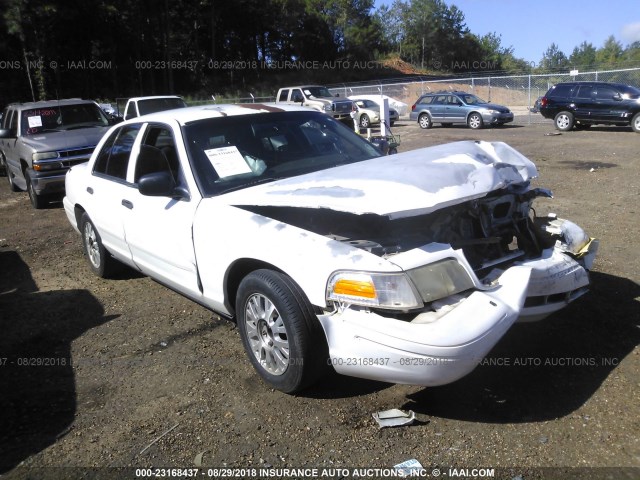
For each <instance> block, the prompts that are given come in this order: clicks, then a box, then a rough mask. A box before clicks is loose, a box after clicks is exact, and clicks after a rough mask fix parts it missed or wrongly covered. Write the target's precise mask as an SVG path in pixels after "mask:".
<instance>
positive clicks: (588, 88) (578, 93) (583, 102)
mask: <svg viewBox="0 0 640 480" xmlns="http://www.w3.org/2000/svg"><path fill="white" fill-rule="evenodd" d="M595 97H596V89H595V86H594V85H593V84H590V83H585V84H582V85H579V86H577V87H576V88H575V89H574V91H573V104H574V107H573V110H574V114H575V117H576V120H578V121H580V120H583V121H587V122H588V121H591V120H593V119H594V107H595V103H596V98H595Z"/></svg>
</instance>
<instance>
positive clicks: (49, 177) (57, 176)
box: [29, 170, 67, 195]
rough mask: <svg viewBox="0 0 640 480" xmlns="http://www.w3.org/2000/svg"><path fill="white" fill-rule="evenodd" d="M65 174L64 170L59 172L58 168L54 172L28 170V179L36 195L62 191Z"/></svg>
mask: <svg viewBox="0 0 640 480" xmlns="http://www.w3.org/2000/svg"><path fill="white" fill-rule="evenodd" d="M66 174H67V172H66V170H65V171H64V172H63V173H60V171H59V170H58V171H55V172H35V171H29V180H30V181H31V185H32V186H33V190H34V191H35V192H36V194H37V195H48V194H54V193H63V192H64V179H65V175H66Z"/></svg>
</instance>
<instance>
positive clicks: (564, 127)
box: [553, 112, 574, 132]
mask: <svg viewBox="0 0 640 480" xmlns="http://www.w3.org/2000/svg"><path fill="white" fill-rule="evenodd" d="M553 122H554V123H555V125H556V128H557V129H558V130H560V131H561V132H568V131H570V130H571V129H572V128H573V124H574V119H573V114H572V113H571V112H560V113H558V114H557V115H556V117H555V118H554V119H553Z"/></svg>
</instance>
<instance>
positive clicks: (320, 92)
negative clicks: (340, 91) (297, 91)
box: [302, 87, 333, 98]
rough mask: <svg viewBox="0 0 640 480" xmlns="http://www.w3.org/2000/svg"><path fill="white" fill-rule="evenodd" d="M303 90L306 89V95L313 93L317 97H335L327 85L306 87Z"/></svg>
mask: <svg viewBox="0 0 640 480" xmlns="http://www.w3.org/2000/svg"><path fill="white" fill-rule="evenodd" d="M302 90H304V93H305V95H311V96H314V97H316V98H333V95H332V94H331V92H330V91H329V89H328V88H327V87H306V88H303V89H302Z"/></svg>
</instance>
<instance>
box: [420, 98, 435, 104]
mask: <svg viewBox="0 0 640 480" xmlns="http://www.w3.org/2000/svg"><path fill="white" fill-rule="evenodd" d="M431 102H433V97H422V98H421V99H420V101H419V102H418V103H419V104H420V105H428V104H429V103H431Z"/></svg>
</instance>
